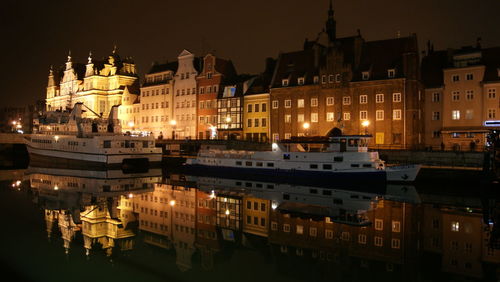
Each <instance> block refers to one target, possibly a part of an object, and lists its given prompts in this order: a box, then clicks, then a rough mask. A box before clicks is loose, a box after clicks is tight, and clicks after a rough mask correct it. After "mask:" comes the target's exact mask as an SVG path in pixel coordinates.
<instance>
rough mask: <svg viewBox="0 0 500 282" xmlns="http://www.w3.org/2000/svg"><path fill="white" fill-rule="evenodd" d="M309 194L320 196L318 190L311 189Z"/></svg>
mask: <svg viewBox="0 0 500 282" xmlns="http://www.w3.org/2000/svg"><path fill="white" fill-rule="evenodd" d="M309 193H311V194H318V189H309Z"/></svg>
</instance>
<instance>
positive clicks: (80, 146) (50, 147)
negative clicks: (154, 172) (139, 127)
mask: <svg viewBox="0 0 500 282" xmlns="http://www.w3.org/2000/svg"><path fill="white" fill-rule="evenodd" d="M82 107H83V104H82V103H76V104H75V107H74V108H73V110H72V111H71V113H69V114H67V115H64V113H61V112H59V113H55V114H52V115H48V116H47V117H46V120H45V122H43V121H42V122H41V123H40V125H39V128H38V133H36V134H31V135H29V136H27V137H25V143H26V146H27V149H28V152H29V155H30V161H31V162H41V163H43V162H54V161H58V162H61V163H64V164H66V165H68V166H70V167H73V166H85V167H91V168H104V169H110V168H125V169H126V168H129V167H149V166H150V165H152V164H155V163H160V162H161V158H162V154H161V148H156V147H155V141H154V138H153V137H152V136H132V135H130V134H123V133H122V132H121V126H120V122H119V120H118V118H117V117H118V115H117V106H113V108H112V109H111V112H110V115H109V117H108V119H102V118H98V119H89V118H82V115H81V114H82V111H83V108H82Z"/></svg>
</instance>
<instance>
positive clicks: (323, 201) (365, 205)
mask: <svg viewBox="0 0 500 282" xmlns="http://www.w3.org/2000/svg"><path fill="white" fill-rule="evenodd" d="M186 180H188V181H194V182H196V185H197V187H198V188H199V189H201V190H204V191H206V192H209V193H212V191H213V193H214V194H215V193H216V191H218V192H220V191H233V192H236V191H238V192H241V193H245V194H248V195H252V196H253V197H256V198H261V199H267V200H269V201H270V203H271V206H272V208H273V209H279V210H283V211H287V212H291V213H295V214H308V215H316V216H327V217H330V219H331V220H332V221H335V222H339V223H345V224H351V225H366V224H369V223H370V221H369V219H368V218H367V217H366V216H365V214H366V212H367V211H369V210H370V209H372V208H373V206H374V205H375V204H376V203H377V202H378V201H379V200H382V199H390V200H393V201H402V202H412V203H417V202H420V199H419V196H418V194H417V192H416V190H415V187H413V186H409V185H405V186H403V185H388V186H387V187H386V189H385V190H384V191H379V192H378V193H373V192H372V193H368V192H364V191H363V189H361V190H348V189H342V188H340V189H339V188H336V187H329V188H324V187H317V186H304V185H292V184H286V183H277V182H262V181H248V180H237V179H228V178H214V177H201V176H200V177H196V176H186Z"/></svg>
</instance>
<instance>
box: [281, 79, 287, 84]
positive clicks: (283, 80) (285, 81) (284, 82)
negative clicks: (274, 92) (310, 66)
mask: <svg viewBox="0 0 500 282" xmlns="http://www.w3.org/2000/svg"><path fill="white" fill-rule="evenodd" d="M281 86H288V79H287V78H285V79H282V80H281Z"/></svg>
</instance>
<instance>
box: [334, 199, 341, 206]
mask: <svg viewBox="0 0 500 282" xmlns="http://www.w3.org/2000/svg"><path fill="white" fill-rule="evenodd" d="M333 203H334V204H338V205H342V204H343V203H344V201H342V199H339V198H333Z"/></svg>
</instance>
